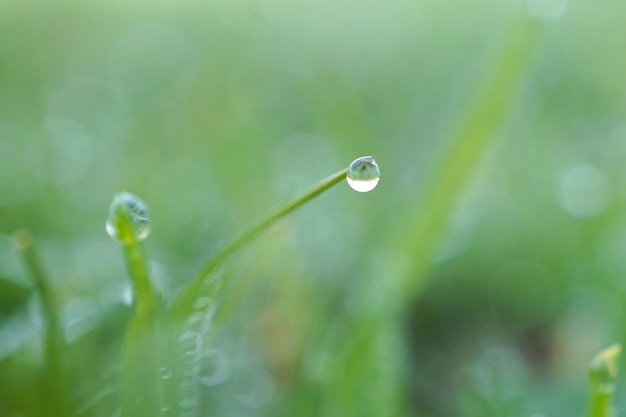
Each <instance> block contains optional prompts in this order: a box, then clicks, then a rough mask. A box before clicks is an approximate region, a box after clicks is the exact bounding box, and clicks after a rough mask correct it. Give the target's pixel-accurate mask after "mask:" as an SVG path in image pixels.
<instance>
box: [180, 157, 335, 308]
mask: <svg viewBox="0 0 626 417" xmlns="http://www.w3.org/2000/svg"><path fill="white" fill-rule="evenodd" d="M346 173H347V168H346V169H342V170H341V171H338V172H336V173H334V174H332V175H330V176H329V177H327V178H325V179H323V180H322V181H320V182H319V183H318V184H316V185H315V186H313V187H312V188H310V189H309V190H307V191H306V192H304V193H303V194H301V195H300V196H297V197H295V198H294V199H292V200H290V201H288V202H287V203H285V204H284V205H283V206H281V207H279V208H278V209H277V210H276V211H275V212H273V213H271V214H270V215H269V216H267V217H266V218H264V219H262V220H261V221H260V222H258V223H257V224H256V225H254V226H252V227H251V228H250V229H248V230H246V231H244V232H243V233H241V234H240V235H239V236H237V237H235V238H234V239H233V240H232V241H231V242H230V243H228V244H227V245H226V246H224V247H223V248H222V250H221V251H220V252H218V253H217V254H216V255H215V256H214V257H213V258H211V259H210V260H209V261H208V262H207V263H206V264H205V265H204V267H203V268H202V269H201V270H200V272H199V273H198V275H197V276H196V277H195V278H194V279H193V280H192V281H191V283H190V284H189V285H188V286H187V288H185V290H184V291H183V293H182V294H181V295H180V296H179V298H178V299H177V300H175V302H174V304H173V305H172V308H171V310H170V314H169V318H171V319H184V318H185V317H186V316H187V315H188V314H190V313H191V311H192V305H193V302H194V300H195V299H196V298H197V297H200V296H202V295H206V294H203V287H204V286H205V285H206V284H207V282H208V281H209V279H210V277H211V274H212V273H213V272H214V271H215V270H216V269H217V268H218V267H219V266H221V265H222V264H223V263H224V262H225V261H226V260H227V259H228V258H230V257H231V256H232V255H233V254H234V253H235V252H237V251H238V250H239V249H241V248H242V247H244V246H246V245H248V244H249V243H250V242H252V241H253V240H254V239H255V238H256V237H258V236H259V235H260V234H261V233H263V232H264V231H266V230H267V229H269V228H270V226H272V225H273V224H274V223H276V222H277V221H278V220H280V219H282V218H283V217H285V216H287V215H288V214H290V213H291V212H293V211H295V210H296V209H298V208H299V207H301V206H303V205H304V204H305V203H307V202H309V201H310V200H312V199H313V198H315V197H317V196H318V195H320V194H322V193H323V192H324V191H326V190H328V189H330V188H331V187H333V186H334V185H335V184H337V183H339V182H341V181H343V180H344V179H345V178H346ZM204 291H205V292H206V291H210V290H204Z"/></svg>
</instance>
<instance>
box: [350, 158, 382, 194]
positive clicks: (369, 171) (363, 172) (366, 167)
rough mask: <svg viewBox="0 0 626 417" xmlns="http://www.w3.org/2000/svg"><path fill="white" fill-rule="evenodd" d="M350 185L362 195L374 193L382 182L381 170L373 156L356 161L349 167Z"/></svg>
mask: <svg viewBox="0 0 626 417" xmlns="http://www.w3.org/2000/svg"><path fill="white" fill-rule="evenodd" d="M346 180H347V181H348V185H350V187H351V188H352V189H353V190H354V191H358V192H360V193H367V192H368V191H372V190H373V189H374V188H376V186H377V185H378V181H380V169H378V164H377V163H376V161H375V160H374V157H373V156H363V157H361V158H358V159H355V160H354V161H352V163H351V164H350V167H348V172H347V174H346Z"/></svg>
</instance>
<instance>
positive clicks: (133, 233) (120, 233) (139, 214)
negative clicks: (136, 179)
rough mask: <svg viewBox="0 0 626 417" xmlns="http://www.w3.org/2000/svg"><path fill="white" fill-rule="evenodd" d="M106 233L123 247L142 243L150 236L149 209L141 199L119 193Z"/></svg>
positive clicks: (111, 209) (114, 199)
mask: <svg viewBox="0 0 626 417" xmlns="http://www.w3.org/2000/svg"><path fill="white" fill-rule="evenodd" d="M106 231H107V233H108V234H109V236H111V237H112V238H113V239H115V240H117V241H118V242H120V243H121V244H123V245H130V244H133V243H136V242H140V241H142V240H144V239H145V238H147V237H148V235H149V234H150V215H149V213H148V207H147V206H146V203H144V202H143V200H141V199H140V198H139V197H137V196H135V195H133V194H130V193H127V192H125V191H121V192H118V193H117V194H115V197H114V198H113V202H112V203H111V207H110V208H109V218H108V219H107V224H106Z"/></svg>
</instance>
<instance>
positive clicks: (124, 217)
mask: <svg viewBox="0 0 626 417" xmlns="http://www.w3.org/2000/svg"><path fill="white" fill-rule="evenodd" d="M128 197H129V195H128V194H126V193H124V192H123V191H122V190H121V189H120V190H118V193H117V194H116V196H115V198H114V200H113V203H112V205H111V214H110V216H111V218H110V219H109V220H110V222H111V224H112V227H114V228H115V232H116V236H117V237H118V238H119V241H120V243H121V244H122V249H123V254H124V259H125V260H126V267H127V269H128V274H129V277H130V281H131V284H132V288H133V305H134V308H135V315H134V317H133V318H132V319H131V321H130V322H129V324H128V327H127V329H126V337H125V341H124V352H123V375H122V390H123V394H122V416H123V417H131V416H144V415H149V416H158V415H160V413H161V409H162V407H163V404H162V401H163V388H162V386H161V382H160V381H161V379H160V377H159V373H158V370H159V368H160V364H161V361H162V357H161V355H160V350H159V346H160V343H159V342H160V341H159V339H158V336H159V334H158V323H157V299H156V293H155V290H154V288H153V286H152V282H151V280H150V274H149V272H148V257H147V255H146V252H145V248H144V246H143V243H142V242H141V241H140V240H139V239H137V237H136V236H135V231H134V230H133V225H132V219H131V217H130V216H131V213H130V212H129V207H128V205H127V200H125V198H128ZM132 197H134V196H132Z"/></svg>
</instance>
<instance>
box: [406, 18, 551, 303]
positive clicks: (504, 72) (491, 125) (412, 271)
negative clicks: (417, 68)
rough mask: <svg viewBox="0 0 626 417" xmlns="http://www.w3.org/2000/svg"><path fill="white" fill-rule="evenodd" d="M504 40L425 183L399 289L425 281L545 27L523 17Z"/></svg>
mask: <svg viewBox="0 0 626 417" xmlns="http://www.w3.org/2000/svg"><path fill="white" fill-rule="evenodd" d="M518 19H519V21H517V22H514V23H515V24H513V25H512V29H511V32H510V33H509V35H508V37H507V38H506V39H505V42H504V44H503V46H502V49H501V53H500V55H499V57H497V59H496V61H495V62H494V65H493V69H492V70H491V74H490V76H488V77H487V78H486V80H485V82H484V84H483V86H482V87H481V88H480V89H479V91H478V94H477V96H476V98H475V100H474V103H473V104H472V105H471V106H470V108H469V111H468V112H467V115H466V116H465V122H464V123H463V124H462V125H461V126H460V129H459V130H458V133H457V134H456V135H455V137H454V140H453V142H452V146H451V147H450V151H449V152H448V153H447V154H446V155H445V156H444V159H443V160H442V162H441V163H440V164H439V165H438V167H437V169H436V170H435V172H434V173H433V175H432V177H431V178H432V180H431V181H430V183H429V184H428V185H427V186H426V188H425V191H424V193H423V194H422V197H421V201H422V203H421V205H419V206H418V210H417V213H418V214H417V217H415V216H414V215H411V216H410V217H411V218H409V219H407V221H406V223H404V224H407V225H408V226H407V231H406V232H405V237H404V239H402V241H403V242H405V248H406V250H407V253H409V254H410V262H409V263H408V268H407V270H404V271H402V274H401V275H402V276H401V277H399V279H401V280H403V284H402V285H401V286H400V287H399V289H400V292H401V293H402V294H405V295H406V296H409V297H410V296H412V295H414V294H415V293H416V292H417V291H418V290H419V288H420V286H421V285H422V284H423V282H424V276H425V274H426V272H427V270H428V267H429V266H430V256H431V255H432V253H433V251H434V249H435V248H436V246H437V244H438V243H439V240H440V238H441V237H442V235H443V233H444V232H445V230H446V228H447V226H448V220H449V218H450V215H451V213H452V210H453V208H454V205H455V203H456V201H457V198H458V196H459V195H460V193H461V191H462V190H463V188H464V187H465V185H466V184H467V182H468V180H469V179H470V178H471V175H472V173H473V172H474V171H475V170H476V168H477V167H478V165H479V163H480V161H481V159H482V156H483V155H484V153H485V151H486V150H487V149H488V148H489V146H490V145H491V143H492V142H493V139H494V136H495V135H494V133H495V131H496V130H497V128H498V126H499V124H500V122H501V121H502V119H504V117H505V116H506V114H507V110H508V104H509V103H510V101H511V99H512V97H513V94H514V93H515V91H516V87H517V86H518V83H519V81H520V79H521V77H522V75H523V74H524V71H525V70H526V68H527V66H528V62H529V61H530V56H531V53H532V51H533V49H534V45H535V39H536V37H537V35H538V33H539V29H540V27H541V26H540V25H539V24H538V23H537V22H534V21H529V20H528V19H527V18H518Z"/></svg>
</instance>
